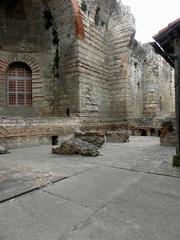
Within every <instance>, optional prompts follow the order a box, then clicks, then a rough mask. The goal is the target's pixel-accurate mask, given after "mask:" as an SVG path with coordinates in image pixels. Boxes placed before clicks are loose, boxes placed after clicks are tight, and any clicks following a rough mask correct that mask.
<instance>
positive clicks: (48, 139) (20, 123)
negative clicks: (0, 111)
mask: <svg viewBox="0 0 180 240" xmlns="http://www.w3.org/2000/svg"><path fill="white" fill-rule="evenodd" d="M0 126H1V128H2V129H5V130H6V134H4V133H3V134H2V131H1V130H0V143H3V142H6V143H7V147H8V148H10V149H11V148H18V147H26V146H34V145H39V144H53V145H55V144H58V142H61V141H63V140H66V139H69V138H72V137H73V136H74V132H75V129H76V128H77V127H79V121H78V119H77V118H46V119H44V118H43V119H41V118H39V119H38V118H36V119H24V118H11V119H10V118H9V119H7V118H6V119H1V120H0Z"/></svg>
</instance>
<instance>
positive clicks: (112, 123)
mask: <svg viewBox="0 0 180 240" xmlns="http://www.w3.org/2000/svg"><path fill="white" fill-rule="evenodd" d="M0 20H1V21H0V31H1V35H0V116H5V118H4V119H5V120H4V121H3V123H2V122H1V123H0V124H3V126H5V128H8V130H10V132H12V135H11V138H13V137H12V136H14V137H15V136H16V135H17V136H18V138H19V139H21V140H22V139H25V136H27V140H28V139H30V138H31V137H32V139H35V132H38V133H41V134H40V135H41V136H45V135H47V136H48V134H49V136H50V137H51V135H52V134H55V135H56V132H57V131H58V130H56V128H53V126H51V125H56V120H55V121H54V117H55V118H56V117H65V116H68V117H67V118H65V121H63V118H62V121H61V123H59V124H60V125H59V126H61V127H62V126H63V124H64V126H66V122H67V125H68V124H69V126H71V125H72V121H73V120H74V117H79V119H78V122H79V126H80V127H82V128H83V127H85V128H97V129H98V128H102V129H110V130H111V129H113V127H114V128H116V129H117V128H121V127H122V128H123V127H125V128H126V129H127V128H129V129H130V130H132V133H135V131H136V132H138V131H141V130H144V129H145V130H147V131H150V129H151V127H152V128H154V123H153V119H154V118H164V117H166V116H171V115H173V113H174V78H173V71H172V69H171V68H170V67H169V65H167V64H166V63H165V62H164V61H163V60H162V58H160V57H159V56H158V55H156V54H155V53H154V51H153V49H152V47H151V46H150V44H145V45H141V44H140V43H138V42H137V41H136V40H135V38H134V35H135V19H134V17H133V15H132V14H131V11H130V9H129V7H126V6H124V5H123V4H122V3H121V2H119V3H117V1H116V0H67V1H64V0H51V1H47V0H44V1H40V0H26V1H25V0H14V1H10V0H9V1H3V2H2V3H0ZM14 62H23V63H26V64H27V65H28V66H29V67H30V69H31V71H32V107H26V106H18V107H12V106H8V105H7V72H8V69H9V65H10V64H11V63H14ZM7 117H9V118H10V117H12V122H11V121H10V120H8V118H7ZM14 117H18V118H19V117H24V118H23V120H22V121H20V122H17V121H15V122H14ZM37 117H38V118H37ZM46 117H52V119H50V118H49V120H48V121H46V127H45V129H42V124H43V121H44V118H46ZM149 119H152V121H151V123H152V125H151V126H150V125H148V124H149ZM36 120H37V121H36ZM141 120H142V121H143V123H144V125H143V126H142V125H141V122H142V121H141ZM5 122H7V124H9V125H6V124H5ZM10 122H11V124H10ZM31 122H32V125H31ZM124 122H125V123H126V124H125V125H126V126H124ZM75 123H76V120H75ZM4 124H5V125H4ZM10 125H11V126H12V128H11V129H10ZM16 125H17V126H20V125H22V127H18V128H17V131H16ZM29 125H31V127H29ZM36 125H37V128H34V126H36ZM23 126H24V127H23ZM32 126H33V127H32ZM48 126H49V127H48ZM74 127H76V124H75V125H74ZM138 127H139V130H138ZM52 128H53V130H52ZM35 129H36V131H34V130H35ZM64 129H65V131H67V132H68V130H67V128H66V127H65V128H64ZM70 129H72V128H71V127H70ZM158 130H159V128H158V129H157V131H158ZM22 132H24V134H25V135H24V136H23V137H22V136H21V133H22ZM31 133H32V134H31ZM19 134H20V135H19ZM138 134H139V133H138ZM148 134H149V133H148ZM150 134H151V133H150ZM59 135H61V132H59V134H58V136H59ZM38 139H39V138H38ZM44 139H47V138H46V137H45V138H44ZM21 140H20V141H21ZM34 141H35V140H34ZM22 142H23V141H22Z"/></svg>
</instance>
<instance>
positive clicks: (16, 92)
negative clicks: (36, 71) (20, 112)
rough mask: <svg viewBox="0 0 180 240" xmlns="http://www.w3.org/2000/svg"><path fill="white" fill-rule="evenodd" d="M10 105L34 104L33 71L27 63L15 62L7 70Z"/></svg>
mask: <svg viewBox="0 0 180 240" xmlns="http://www.w3.org/2000/svg"><path fill="white" fill-rule="evenodd" d="M7 104H8V106H14V107H16V106H32V72H31V69H30V68H29V67H28V65H27V64H25V63H18V62H17V63H13V64H11V65H10V66H9V70H8V72H7Z"/></svg>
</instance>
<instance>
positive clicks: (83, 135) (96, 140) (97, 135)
mask: <svg viewBox="0 0 180 240" xmlns="http://www.w3.org/2000/svg"><path fill="white" fill-rule="evenodd" d="M75 138H78V139H80V140H82V141H86V142H88V143H91V144H94V145H95V146H96V147H101V146H102V145H103V144H104V142H105V135H104V134H103V133H102V132H100V131H87V132H75Z"/></svg>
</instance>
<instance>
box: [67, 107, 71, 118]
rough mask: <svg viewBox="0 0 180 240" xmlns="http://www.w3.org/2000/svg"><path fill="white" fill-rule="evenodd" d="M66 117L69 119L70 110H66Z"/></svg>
mask: <svg viewBox="0 0 180 240" xmlns="http://www.w3.org/2000/svg"><path fill="white" fill-rule="evenodd" d="M66 115H67V116H68V117H69V116H70V111H69V108H67V109H66Z"/></svg>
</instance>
